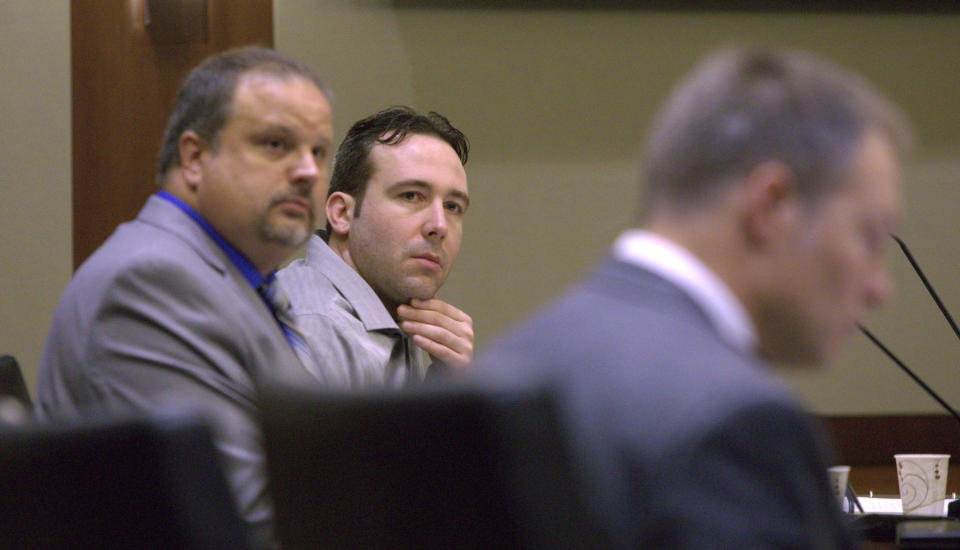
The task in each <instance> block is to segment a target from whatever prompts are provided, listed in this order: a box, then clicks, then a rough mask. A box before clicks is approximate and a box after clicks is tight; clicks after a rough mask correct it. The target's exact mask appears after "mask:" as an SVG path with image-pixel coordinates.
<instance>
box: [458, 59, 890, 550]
mask: <svg viewBox="0 0 960 550" xmlns="http://www.w3.org/2000/svg"><path fill="white" fill-rule="evenodd" d="M906 133H907V130H906V129H905V123H904V122H903V121H902V120H901V117H900V114H899V113H898V111H897V110H896V109H895V108H894V107H893V106H892V105H890V104H889V103H888V102H887V101H886V100H884V99H883V98H881V97H880V96H879V95H878V94H877V93H876V92H875V91H873V90H872V89H871V88H870V87H869V86H868V85H867V84H866V83H864V82H863V81H862V80H860V79H859V78H858V77H857V76H855V75H852V74H850V73H847V72H845V71H843V70H841V69H839V68H837V67H835V66H833V65H831V64H829V63H827V62H825V61H822V60H818V59H815V58H813V57H811V56H809V55H806V54H803V53H800V52H793V51H759V52H752V51H743V50H736V49H735V50H729V51H724V52H720V53H717V54H715V55H712V56H710V57H709V58H708V59H707V60H706V61H705V62H704V63H703V64H702V65H701V66H700V67H699V68H697V69H696V70H695V71H694V72H693V73H692V74H691V75H690V76H689V77H688V78H687V79H686V80H685V81H684V82H683V83H682V84H681V85H680V86H679V87H678V88H677V89H676V90H675V91H674V92H673V94H672V95H671V96H670V98H669V99H668V101H667V103H666V105H665V106H664V107H663V109H662V110H661V111H660V113H659V115H658V118H657V119H656V121H655V124H654V125H653V128H652V130H651V132H650V134H649V141H648V144H647V148H646V154H645V159H644V160H645V163H644V168H645V172H646V185H647V186H646V188H645V192H646V194H645V198H644V202H643V205H642V206H643V215H642V220H641V223H640V227H639V228H638V229H633V230H630V231H627V232H625V233H623V234H622V235H621V236H620V237H619V238H618V239H617V241H616V242H615V243H614V245H613V250H612V252H611V254H610V256H609V258H607V259H606V260H605V261H604V262H603V263H601V264H600V266H599V267H598V268H597V269H596V270H595V271H594V273H593V274H592V275H590V276H589V277H588V278H587V279H586V280H584V281H583V282H581V283H580V284H579V286H577V287H575V288H574V289H573V290H571V291H570V292H568V293H567V294H566V295H565V296H563V297H561V298H560V299H559V300H557V301H556V302H554V303H553V304H551V305H550V306H548V307H547V308H546V309H545V310H544V311H542V312H541V313H539V314H538V315H536V316H535V317H534V318H533V319H532V320H530V321H529V322H527V323H526V324H523V325H522V326H520V327H519V328H518V329H516V330H515V331H513V332H512V333H511V334H509V335H507V336H506V337H505V338H503V339H502V340H501V341H500V342H499V343H497V344H496V345H495V346H493V348H492V349H491V351H490V352H489V353H487V354H485V355H484V356H483V357H482V358H481V360H480V362H479V364H478V365H477V367H476V375H477V376H478V377H479V378H481V379H492V380H495V381H499V382H507V383H543V382H547V383H550V384H553V385H555V386H556V387H557V389H558V391H559V393H560V396H561V398H562V402H563V405H564V411H565V421H566V422H567V423H568V426H569V428H570V431H571V435H572V437H573V441H574V444H575V446H576V450H577V452H578V453H579V457H580V459H581V460H582V463H583V466H584V471H585V475H586V481H587V482H588V484H589V486H590V487H591V488H593V489H595V490H596V495H597V497H596V498H597V502H596V507H595V510H596V512H597V516H598V517H599V518H600V519H601V521H604V522H606V524H607V525H608V526H609V528H610V530H611V532H612V533H613V534H614V536H615V538H616V540H617V541H618V543H619V545H620V546H622V547H641V548H654V547H656V548H698V549H702V548H819V549H823V548H847V547H851V546H852V545H854V542H853V541H852V540H851V538H850V536H849V534H848V533H847V531H846V529H845V527H844V525H843V523H842V518H841V515H840V513H839V509H838V506H837V504H836V501H835V500H834V499H833V497H832V496H831V493H830V489H829V487H828V483H827V479H826V472H825V470H826V468H827V467H828V466H829V465H830V463H829V461H828V459H827V458H825V450H824V448H823V447H824V445H823V443H822V438H821V434H820V433H819V431H818V429H817V427H815V426H813V425H811V423H810V421H809V419H808V417H807V415H806V414H805V412H804V411H803V410H802V408H801V406H800V405H799V404H798V403H797V401H796V400H795V399H794V397H793V396H792V395H791V394H790V392H789V391H788V390H787V389H786V388H785V387H784V386H783V384H782V382H781V381H780V380H778V379H776V377H775V376H774V375H773V374H772V373H770V372H769V369H768V363H771V362H777V363H787V364H797V365H819V364H822V363H824V362H827V361H829V360H830V359H831V358H832V357H833V356H834V355H835V353H836V351H837V348H838V346H839V344H840V342H841V340H843V339H844V338H845V337H847V336H849V335H851V334H852V333H854V331H855V330H856V327H857V320H858V319H859V318H860V316H861V315H862V314H863V313H864V312H865V311H866V310H868V309H869V308H872V307H874V306H878V305H880V304H881V303H883V302H884V301H885V300H886V299H887V298H888V296H889V294H890V291H891V281H890V279H889V277H888V274H887V271H886V268H885V263H884V244H885V243H886V242H887V240H888V239H887V234H888V233H889V232H890V231H891V229H892V228H893V227H894V225H895V224H896V223H897V221H898V219H899V218H900V216H901V194H900V193H901V191H900V161H899V156H900V153H901V152H902V149H903V148H904V147H905V146H906V141H907V137H906Z"/></svg>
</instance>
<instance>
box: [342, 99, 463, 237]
mask: <svg viewBox="0 0 960 550" xmlns="http://www.w3.org/2000/svg"><path fill="white" fill-rule="evenodd" d="M409 134H414V135H428V136H436V137H438V138H440V139H442V140H443V141H445V142H447V143H448V144H449V145H450V147H452V148H453V150H454V152H455V153H456V154H457V156H458V157H459V158H460V163H461V164H466V163H467V156H468V155H469V153H470V144H469V142H467V137H466V136H464V135H463V132H461V131H460V130H457V129H456V128H454V126H453V124H450V121H449V120H447V118H446V117H445V116H443V115H441V114H440V113H436V112H433V111H431V112H429V113H428V114H426V115H424V114H420V113H418V112H417V111H415V110H413V109H412V108H410V107H406V106H403V105H398V106H394V107H390V108H388V109H384V110H382V111H379V112H377V113H375V114H373V115H370V116H368V117H367V118H364V119H362V120H359V121H357V122H356V123H355V124H354V125H353V126H351V127H350V130H348V131H347V135H346V137H344V138H343V142H342V143H341V144H340V147H339V148H338V149H337V154H336V157H334V161H333V173H332V174H331V176H330V187H329V188H328V189H327V197H329V196H330V195H332V194H333V193H336V192H338V191H339V192H341V193H346V194H347V195H350V196H351V197H354V199H356V206H355V207H354V215H355V216H358V215H360V204H361V203H362V202H363V194H364V192H365V191H366V188H367V181H368V180H369V179H370V176H371V175H373V164H372V163H371V162H370V151H371V150H372V149H373V146H374V145H397V144H399V143H401V142H402V141H403V140H404V139H406V137H407V135H409ZM329 235H330V222H329V221H328V222H327V229H326V232H325V235H324V236H325V237H326V238H329Z"/></svg>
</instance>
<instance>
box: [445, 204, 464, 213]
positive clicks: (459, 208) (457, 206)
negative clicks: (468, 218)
mask: <svg viewBox="0 0 960 550" xmlns="http://www.w3.org/2000/svg"><path fill="white" fill-rule="evenodd" d="M447 210H449V211H451V212H453V213H455V214H463V206H462V205H461V204H460V203H456V202H448V203H447Z"/></svg>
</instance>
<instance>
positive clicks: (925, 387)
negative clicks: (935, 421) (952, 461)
mask: <svg viewBox="0 0 960 550" xmlns="http://www.w3.org/2000/svg"><path fill="white" fill-rule="evenodd" d="M857 327H859V328H860V332H862V333H863V334H864V335H866V337H867V338H869V339H870V341H871V342H873V343H874V345H876V346H877V347H878V348H880V350H881V351H883V353H885V354H886V355H887V357H889V358H890V359H891V360H892V361H893V362H894V363H896V364H897V366H898V367H900V369H902V370H903V372H905V373H907V375H908V376H909V377H910V378H913V381H914V382H916V383H917V385H918V386H920V387H921V388H923V390H924V391H925V392H927V393H928V394H929V395H930V397H932V398H934V399H935V400H936V401H937V403H940V405H941V406H942V407H943V408H944V409H946V410H947V411H948V412H949V413H950V414H952V415H953V417H954V418H955V419H957V422H960V414H958V413H957V411H955V410H954V409H953V407H951V406H950V405H949V404H947V402H946V401H944V400H943V399H942V398H941V397H940V396H939V395H937V392H935V391H933V389H931V388H930V386H928V385H927V384H926V383H925V382H924V381H923V380H921V379H920V377H919V376H917V375H916V374H914V373H913V371H912V370H910V368H909V367H907V366H906V365H905V364H903V361H901V360H900V358H899V357H897V356H896V355H894V354H893V352H892V351H890V350H889V349H888V348H887V346H885V345H883V343H881V342H880V340H877V337H876V336H874V335H873V333H872V332H870V331H869V330H867V329H866V327H864V326H863V325H861V324H859V323H857Z"/></svg>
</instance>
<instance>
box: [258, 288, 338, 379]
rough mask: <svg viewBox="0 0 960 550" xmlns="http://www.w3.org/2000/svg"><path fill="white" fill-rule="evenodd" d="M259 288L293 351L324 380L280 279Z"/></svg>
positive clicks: (308, 368)
mask: <svg viewBox="0 0 960 550" xmlns="http://www.w3.org/2000/svg"><path fill="white" fill-rule="evenodd" d="M257 290H258V292H259V293H260V295H261V296H263V299H264V300H265V301H266V302H267V304H268V305H269V306H270V309H271V311H272V312H273V316H274V317H275V318H276V319H277V322H279V323H280V328H281V329H282V330H283V335H284V337H286V339H287V343H289V344H290V347H291V348H293V351H294V352H296V354H297V357H298V358H299V359H300V362H301V363H302V364H303V366H304V368H306V369H307V370H308V371H309V372H310V374H312V375H314V376H315V377H317V379H319V380H321V381H323V372H322V370H321V369H320V366H319V364H318V362H317V358H316V357H315V356H314V355H313V350H311V349H310V345H309V344H307V340H306V338H304V337H303V334H301V333H300V330H299V329H298V328H297V321H296V319H295V318H294V317H293V311H292V310H293V307H292V306H291V304H290V298H288V297H287V294H286V292H284V291H283V288H281V287H280V282H279V280H277V279H276V278H271V279H268V280H267V281H265V282H264V284H263V285H261V286H260V288H259V289H257Z"/></svg>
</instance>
